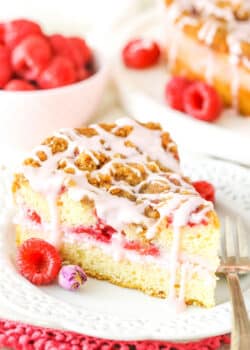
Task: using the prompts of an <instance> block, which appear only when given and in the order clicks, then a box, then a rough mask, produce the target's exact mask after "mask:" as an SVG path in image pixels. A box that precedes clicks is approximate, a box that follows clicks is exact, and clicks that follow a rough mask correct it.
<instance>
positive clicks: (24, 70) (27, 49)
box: [11, 35, 51, 80]
mask: <svg viewBox="0 0 250 350" xmlns="http://www.w3.org/2000/svg"><path fill="white" fill-rule="evenodd" d="M11 58H12V65H13V68H14V70H15V72H16V73H17V75H19V76H20V77H22V78H24V79H26V80H36V79H37V77H38V75H39V74H40V73H41V71H42V70H43V69H44V68H45V67H46V66H47V65H48V64H49V61H50V59H51V49H50V45H49V43H48V41H47V40H46V39H45V38H44V37H42V36H40V35H29V36H27V37H26V38H25V39H23V40H22V41H21V42H20V44H18V45H17V46H16V47H15V48H14V50H13V51H12V56H11Z"/></svg>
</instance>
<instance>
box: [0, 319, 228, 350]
mask: <svg viewBox="0 0 250 350" xmlns="http://www.w3.org/2000/svg"><path fill="white" fill-rule="evenodd" d="M229 342H230V339H229V336H226V335H223V336H219V337H215V338H210V339H205V340H202V341H199V342H193V343H189V344H173V343H167V342H161V341H114V340H104V339H100V338H94V337H89V336H86V335H82V334H78V333H74V332H69V331H60V330H56V329H50V328H42V327H35V326H31V325H27V324H23V323H17V322H13V321H4V320H0V348H1V349H2V348H3V347H9V348H11V349H13V350H217V349H219V348H220V346H221V345H222V344H229Z"/></svg>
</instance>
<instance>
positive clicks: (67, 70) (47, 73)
mask: <svg viewBox="0 0 250 350" xmlns="http://www.w3.org/2000/svg"><path fill="white" fill-rule="evenodd" d="M75 81H76V72H75V69H74V65H73V63H72V62H71V61H70V60H69V59H68V58H66V57H63V56H56V57H54V58H53V59H52V61H51V62H50V64H49V65H48V67H47V68H46V69H45V70H44V71H43V72H42V73H41V75H40V76H39V78H38V84H39V86H40V88H42V89H53V88H57V87H60V86H65V85H69V84H72V83H74V82H75Z"/></svg>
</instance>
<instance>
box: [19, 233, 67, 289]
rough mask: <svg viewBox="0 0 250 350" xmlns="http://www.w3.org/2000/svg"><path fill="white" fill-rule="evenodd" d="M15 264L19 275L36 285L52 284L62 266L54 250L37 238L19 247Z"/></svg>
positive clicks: (51, 246)
mask: <svg viewBox="0 0 250 350" xmlns="http://www.w3.org/2000/svg"><path fill="white" fill-rule="evenodd" d="M16 262H17V267H18V270H19V272H20V273H21V275H23V276H24V277H25V278H27V279H28V280H29V281H30V282H31V283H33V284H36V285H45V284H49V283H51V282H53V281H54V280H55V278H56V277H57V275H58V273H59V270H60V268H61V264H62V263H61V258H60V255H59V253H58V252H57V250H56V248H55V247H54V246H53V245H51V244H50V243H48V242H46V241H44V240H42V239H38V238H30V239H28V240H26V241H25V242H24V243H23V244H22V245H21V246H20V247H19V249H18V251H17V259H16Z"/></svg>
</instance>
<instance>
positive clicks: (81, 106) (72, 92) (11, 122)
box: [0, 53, 108, 162]
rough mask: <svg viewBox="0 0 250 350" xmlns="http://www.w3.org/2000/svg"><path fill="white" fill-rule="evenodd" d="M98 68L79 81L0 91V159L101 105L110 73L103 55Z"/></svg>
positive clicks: (81, 120) (87, 116)
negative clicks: (48, 88) (54, 86)
mask: <svg viewBox="0 0 250 350" xmlns="http://www.w3.org/2000/svg"><path fill="white" fill-rule="evenodd" d="M95 57H96V61H97V72H96V73H95V74H94V75H93V76H91V77H90V78H88V79H86V80H83V81H81V82H79V83H75V84H72V85H68V86H65V87H60V88H56V89H50V90H36V91H17V92H12V91H11V92H9V91H0V161H2V162H8V161H13V159H17V158H19V157H20V156H21V155H23V154H24V153H26V152H27V151H29V150H30V149H31V148H32V147H33V146H35V145H37V144H38V143H40V142H41V141H42V140H43V139H44V138H45V137H46V136H49V135H50V134H51V133H53V132H54V131H55V130H57V129H60V128H65V127H66V128H67V127H79V126H81V125H82V124H84V123H86V122H87V121H88V120H89V119H90V118H91V116H92V115H93V113H94V112H95V110H96V108H97V107H98V105H99V102H100V99H101V97H102V94H103V92H104V88H105V83H106V81H107V77H108V74H107V73H108V67H107V64H106V62H105V59H104V58H103V57H102V55H100V54H98V53H96V54H95Z"/></svg>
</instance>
